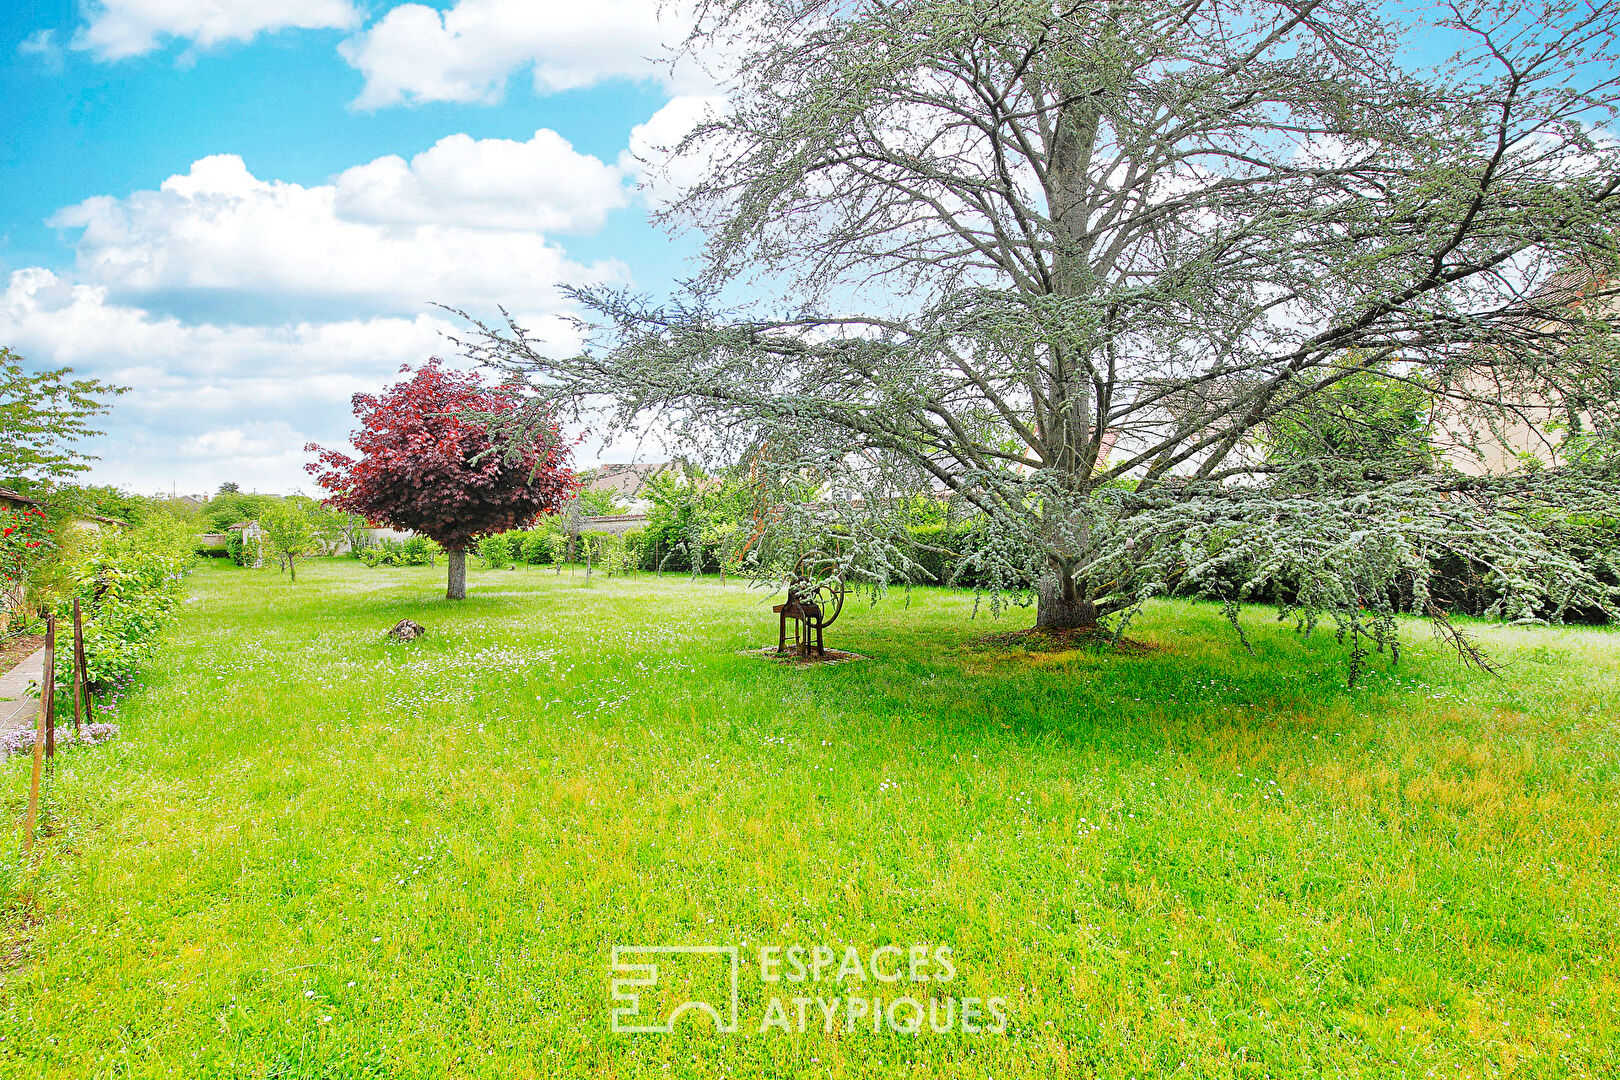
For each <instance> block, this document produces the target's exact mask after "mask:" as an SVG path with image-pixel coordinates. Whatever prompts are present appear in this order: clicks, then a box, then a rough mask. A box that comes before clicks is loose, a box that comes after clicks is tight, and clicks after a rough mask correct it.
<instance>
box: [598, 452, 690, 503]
mask: <svg viewBox="0 0 1620 1080" xmlns="http://www.w3.org/2000/svg"><path fill="white" fill-rule="evenodd" d="M673 468H677V466H676V465H675V464H674V463H673V462H668V461H658V462H652V463H647V464H643V463H631V464H625V465H598V466H597V467H596V468H594V469H590V470H588V471H586V472H585V473H584V474H583V476H584V480H585V490H587V491H611V492H613V493H614V494H615V495H617V496H618V497H619V499H620V500H621V501H623V502H626V503H629V504H630V507H631V510H632V511H638V510H645V509H646V505H647V500H646V499H645V498H644V497H643V496H642V494H641V491H642V489H643V488H645V487H646V486H647V482H648V481H649V480H651V479H652V478H653V477H655V476H657V475H658V474H659V473H661V472H665V471H667V470H669V469H673Z"/></svg>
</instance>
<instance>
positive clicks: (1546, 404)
mask: <svg viewBox="0 0 1620 1080" xmlns="http://www.w3.org/2000/svg"><path fill="white" fill-rule="evenodd" d="M1524 310H1525V314H1524V315H1523V316H1517V317H1515V318H1516V320H1517V321H1518V323H1519V325H1520V327H1521V328H1522V329H1523V330H1524V331H1525V332H1526V333H1527V334H1531V335H1534V334H1552V333H1557V332H1558V331H1559V330H1560V329H1562V328H1563V326H1564V325H1565V324H1563V322H1562V319H1563V317H1564V315H1563V313H1565V312H1570V311H1578V312H1579V313H1580V314H1581V315H1582V316H1594V317H1596V318H1598V319H1601V320H1604V321H1606V322H1611V323H1612V322H1613V321H1614V320H1616V319H1620V282H1616V281H1614V280H1613V279H1612V278H1609V277H1608V276H1606V275H1605V274H1604V273H1602V272H1600V271H1597V270H1594V269H1592V268H1590V267H1586V266H1581V265H1576V266H1570V267H1567V268H1565V269H1564V270H1561V271H1559V272H1558V273H1557V274H1554V275H1553V276H1552V277H1551V278H1550V279H1549V280H1548V281H1547V283H1546V284H1545V285H1543V286H1542V287H1541V288H1540V289H1539V290H1537V291H1536V293H1535V294H1534V295H1532V296H1531V297H1529V298H1528V299H1527V300H1526V301H1525V303H1524ZM1459 389H1460V390H1461V391H1462V392H1463V393H1464V394H1466V395H1468V396H1469V397H1471V398H1473V399H1474V400H1475V401H1476V402H1479V403H1486V404H1494V409H1492V410H1491V411H1492V412H1493V413H1494V415H1492V416H1491V417H1490V418H1489V421H1488V422H1482V421H1481V420H1479V419H1478V418H1477V417H1476V416H1474V415H1471V414H1468V413H1465V412H1464V411H1463V410H1461V409H1456V408H1452V409H1447V408H1444V407H1442V408H1441V409H1439V410H1437V412H1436V415H1435V417H1434V433H1435V434H1434V439H1435V445H1436V446H1437V448H1438V449H1439V450H1440V453H1441V455H1442V456H1443V457H1444V458H1445V460H1446V461H1447V463H1449V464H1450V465H1452V466H1453V467H1455V468H1456V469H1457V470H1459V471H1460V472H1464V473H1468V474H1470V475H1474V476H1483V475H1490V474H1494V473H1505V472H1512V471H1514V470H1516V469H1518V468H1520V467H1521V463H1522V462H1524V461H1525V460H1526V459H1533V460H1535V461H1539V462H1541V463H1542V464H1544V465H1555V464H1557V463H1558V460H1559V454H1560V450H1561V448H1562V446H1563V442H1564V439H1565V433H1566V432H1567V431H1568V430H1569V428H1570V427H1571V422H1572V421H1574V422H1578V423H1579V424H1581V425H1582V426H1583V427H1585V428H1586V430H1588V431H1590V430H1591V417H1590V416H1588V415H1586V414H1585V413H1584V412H1582V411H1581V410H1580V409H1578V408H1575V407H1573V406H1572V405H1571V404H1570V403H1569V402H1567V401H1563V400H1554V399H1552V398H1550V397H1548V396H1544V395H1542V394H1540V393H1539V392H1538V391H1537V390H1535V389H1534V388H1527V387H1525V386H1524V385H1522V384H1521V381H1520V377H1519V373H1518V372H1514V371H1508V372H1504V371H1503V370H1502V369H1501V368H1500V367H1499V365H1497V364H1495V363H1492V362H1490V361H1489V360H1488V359H1482V360H1481V361H1480V362H1479V363H1478V364H1476V365H1474V366H1473V367H1470V368H1469V369H1468V371H1467V372H1466V374H1465V375H1464V377H1463V379H1462V382H1461V385H1460V387H1459ZM1473 411H1474V412H1478V411H1479V410H1478V409H1477V408H1476V409H1475V410H1473Z"/></svg>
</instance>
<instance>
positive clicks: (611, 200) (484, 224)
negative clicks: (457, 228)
mask: <svg viewBox="0 0 1620 1080" xmlns="http://www.w3.org/2000/svg"><path fill="white" fill-rule="evenodd" d="M336 186H337V201H336V211H337V214H338V216H339V217H342V218H345V219H347V220H350V221H364V222H373V223H377V224H396V225H397V224H426V223H429V222H437V223H439V224H445V225H463V226H468V227H472V228H492V229H527V230H535V231H544V232H588V231H591V230H594V229H598V228H600V227H601V225H602V221H603V219H604V218H606V216H607V213H608V211H609V210H614V209H618V208H619V207H622V206H625V205H627V204H628V203H629V201H630V200H629V191H628V190H627V188H626V186H625V177H624V174H623V173H622V172H620V170H619V169H618V168H617V167H615V166H613V165H608V164H605V163H603V162H601V161H599V160H597V159H596V158H594V157H591V156H589V155H587V154H581V153H579V152H577V151H576V150H575V149H574V148H573V146H572V145H570V144H569V142H568V140H567V139H564V138H563V137H562V136H561V135H558V134H557V133H556V132H555V131H549V130H546V129H544V128H542V129H541V130H539V131H536V132H535V133H534V138H532V139H530V140H529V141H528V142H516V141H514V140H512V139H473V138H472V137H471V136H468V135H450V136H447V137H446V138H443V139H440V140H439V141H438V142H437V143H434V144H433V147H432V148H431V149H428V150H425V151H423V152H422V153H420V154H417V155H416V156H415V157H413V158H412V159H411V160H410V162H409V163H407V162H406V161H405V159H404V158H401V157H397V156H394V155H390V156H388V157H380V158H378V159H376V160H375V161H372V162H369V163H367V164H365V165H356V166H355V167H354V168H352V169H348V170H346V171H344V172H343V173H341V174H340V175H339V176H338V178H337V185H336Z"/></svg>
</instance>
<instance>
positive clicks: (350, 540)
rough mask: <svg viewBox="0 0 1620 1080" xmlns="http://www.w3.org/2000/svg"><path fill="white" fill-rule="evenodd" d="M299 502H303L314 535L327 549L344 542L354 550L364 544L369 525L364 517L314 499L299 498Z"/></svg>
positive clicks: (350, 549) (357, 549)
mask: <svg viewBox="0 0 1620 1080" xmlns="http://www.w3.org/2000/svg"><path fill="white" fill-rule="evenodd" d="M300 502H302V503H303V504H304V512H305V513H307V514H308V515H309V522H310V524H311V525H312V526H313V527H314V529H315V536H316V537H317V538H318V539H319V540H320V541H321V543H322V545H324V546H325V547H326V548H327V549H328V550H330V549H333V548H337V547H339V546H341V545H345V544H346V545H348V549H349V551H351V552H355V551H359V550H360V549H361V548H363V547H365V546H366V535H367V529H368V528H369V527H370V526H369V524H368V523H367V521H366V519H365V518H364V517H362V516H361V515H359V514H352V513H350V512H348V511H347V510H337V509H334V508H333V507H330V506H327V505H325V504H323V503H320V502H317V501H315V500H314V499H300Z"/></svg>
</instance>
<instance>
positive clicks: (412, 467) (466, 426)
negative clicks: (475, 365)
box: [304, 358, 575, 600]
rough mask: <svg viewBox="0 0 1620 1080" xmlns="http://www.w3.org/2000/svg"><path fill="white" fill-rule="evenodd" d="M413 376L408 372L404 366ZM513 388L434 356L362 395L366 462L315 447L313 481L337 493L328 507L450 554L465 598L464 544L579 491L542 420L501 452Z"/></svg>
mask: <svg viewBox="0 0 1620 1080" xmlns="http://www.w3.org/2000/svg"><path fill="white" fill-rule="evenodd" d="M402 370H405V371H409V370H410V369H409V368H405V369H402ZM521 401H522V398H521V396H520V394H519V392H518V388H517V386H516V385H514V384H507V385H503V386H500V387H488V386H486V385H484V383H483V381H482V380H481V379H480V378H479V377H478V376H477V375H476V374H472V373H468V372H460V371H449V370H446V369H445V368H444V367H443V366H442V365H441V362H440V361H439V360H438V359H437V358H435V359H432V360H429V361H428V362H427V363H426V364H424V365H423V366H422V367H421V368H419V369H417V371H416V373H415V375H413V376H412V377H411V378H410V379H408V380H406V381H404V382H401V383H396V384H395V385H394V386H392V387H390V388H389V389H388V390H386V391H384V392H383V393H382V394H356V395H355V396H354V412H355V416H356V417H357V418H358V419H359V421H360V428H359V430H357V431H355V432H354V433H353V434H352V435H351V436H350V440H351V441H352V442H353V443H354V446H355V449H356V450H358V451H359V455H360V456H359V457H357V458H356V457H351V456H349V455H348V454H344V453H341V452H339V451H336V450H326V449H322V448H321V447H319V446H317V445H315V444H314V443H310V444H309V445H307V446H306V447H305V448H304V449H305V450H306V451H311V452H314V453H317V454H318V455H319V458H318V460H317V461H315V462H312V463H311V464H310V465H308V466H307V468H308V470H309V473H310V475H312V476H314V477H315V478H316V480H317V481H318V482H319V483H320V485H321V486H322V487H323V488H325V489H326V490H327V491H329V492H331V493H332V496H331V498H329V499H328V500H327V504H328V505H329V506H333V507H336V508H337V509H339V510H347V511H349V512H350V513H354V514H360V515H362V516H363V517H365V518H367V519H368V520H371V521H378V522H386V523H387V524H389V525H391V526H393V527H394V528H396V529H409V530H411V531H413V532H417V533H421V534H422V535H424V536H427V537H430V538H432V539H433V540H435V541H437V542H438V543H439V544H440V545H441V546H443V547H444V549H445V551H446V552H447V553H448V556H449V558H448V559H447V561H448V563H449V566H450V571H449V585H448V587H447V589H446V591H445V595H446V596H447V597H448V598H449V599H451V600H462V599H465V598H466V596H467V547H468V545H470V544H472V543H473V542H474V541H475V540H476V539H478V537H480V536H488V535H491V534H494V533H501V532H505V531H507V530H508V529H517V528H522V527H524V526H526V525H528V524H529V523H530V522H532V521H534V519H535V518H536V517H538V516H539V515H540V514H543V513H546V512H548V511H554V510H556V509H558V508H559V507H560V506H562V504H563V503H564V502H565V501H566V500H567V498H568V497H569V496H570V495H571V494H572V493H573V490H574V488H575V482H574V476H573V473H571V472H570V471H569V470H568V468H567V467H566V465H565V461H566V458H567V454H568V448H567V447H565V446H564V445H563V442H562V439H561V437H560V435H559V433H558V430H557V425H556V424H555V423H553V422H552V421H551V420H550V419H549V418H546V417H545V416H544V415H542V416H541V418H540V419H539V420H538V421H537V422H534V423H531V424H529V425H528V426H527V427H526V437H525V438H524V439H523V440H522V442H521V444H514V445H513V446H511V447H510V448H505V449H503V448H501V447H499V446H497V444H496V443H495V442H494V441H493V440H492V439H491V438H490V435H489V429H488V426H487V425H488V422H489V419H490V418H491V417H503V416H509V415H512V414H513V413H514V412H515V411H516V410H517V409H518V407H519V405H520V404H521Z"/></svg>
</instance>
